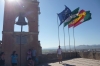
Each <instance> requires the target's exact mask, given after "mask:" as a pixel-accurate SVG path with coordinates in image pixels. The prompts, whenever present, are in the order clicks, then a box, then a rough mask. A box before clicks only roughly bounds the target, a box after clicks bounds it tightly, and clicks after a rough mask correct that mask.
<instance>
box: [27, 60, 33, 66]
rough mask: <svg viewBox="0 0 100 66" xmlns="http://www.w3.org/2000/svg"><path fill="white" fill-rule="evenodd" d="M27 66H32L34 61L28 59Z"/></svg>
mask: <svg viewBox="0 0 100 66" xmlns="http://www.w3.org/2000/svg"><path fill="white" fill-rule="evenodd" d="M27 65H28V66H34V61H33V60H32V58H29V59H28V64H27Z"/></svg>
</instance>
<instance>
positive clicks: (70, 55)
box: [68, 28, 71, 57]
mask: <svg viewBox="0 0 100 66" xmlns="http://www.w3.org/2000/svg"><path fill="white" fill-rule="evenodd" d="M68 36H69V49H70V57H71V46H70V33H69V28H68Z"/></svg>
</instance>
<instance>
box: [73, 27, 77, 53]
mask: <svg viewBox="0 0 100 66" xmlns="http://www.w3.org/2000/svg"><path fill="white" fill-rule="evenodd" d="M73 39H74V49H75V52H76V48H75V36H74V27H73Z"/></svg>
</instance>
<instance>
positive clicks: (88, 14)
mask: <svg viewBox="0 0 100 66" xmlns="http://www.w3.org/2000/svg"><path fill="white" fill-rule="evenodd" d="M90 19H92V18H91V13H90V11H86V16H85V17H84V19H82V20H81V21H80V22H78V23H76V24H74V27H76V26H78V25H80V24H82V23H84V22H86V21H88V20H90Z"/></svg>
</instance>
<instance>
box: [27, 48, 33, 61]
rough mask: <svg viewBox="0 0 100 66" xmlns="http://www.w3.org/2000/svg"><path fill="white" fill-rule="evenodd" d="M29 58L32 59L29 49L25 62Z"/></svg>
mask: <svg viewBox="0 0 100 66" xmlns="http://www.w3.org/2000/svg"><path fill="white" fill-rule="evenodd" d="M29 58H32V51H31V49H29V50H28V52H27V60H28V59H29Z"/></svg>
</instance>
